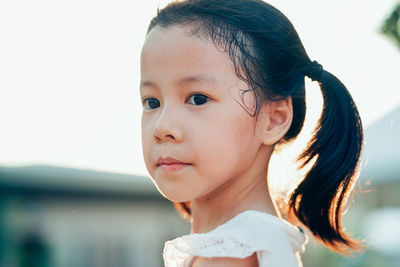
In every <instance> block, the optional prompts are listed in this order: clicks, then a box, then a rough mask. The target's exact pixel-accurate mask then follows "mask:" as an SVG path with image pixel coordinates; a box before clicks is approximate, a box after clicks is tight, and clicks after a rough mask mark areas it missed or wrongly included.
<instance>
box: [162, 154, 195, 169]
mask: <svg viewBox="0 0 400 267" xmlns="http://www.w3.org/2000/svg"><path fill="white" fill-rule="evenodd" d="M190 165H192V164H191V163H185V162H182V161H180V160H177V159H174V158H170V157H168V158H160V159H159V160H158V161H157V167H160V168H161V169H162V170H164V171H178V170H181V169H183V168H185V167H187V166H190Z"/></svg>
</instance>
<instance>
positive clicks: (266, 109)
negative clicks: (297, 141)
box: [257, 97, 293, 145]
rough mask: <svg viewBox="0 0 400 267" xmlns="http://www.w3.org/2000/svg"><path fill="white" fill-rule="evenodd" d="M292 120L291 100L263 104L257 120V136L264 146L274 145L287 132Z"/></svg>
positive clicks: (289, 98)
mask: <svg viewBox="0 0 400 267" xmlns="http://www.w3.org/2000/svg"><path fill="white" fill-rule="evenodd" d="M292 120H293V106H292V98H291V97H288V98H286V99H284V100H279V101H271V102H268V103H265V104H264V105H263V106H262V107H261V110H260V113H259V116H258V119H257V134H258V137H259V138H260V140H261V141H262V143H263V144H264V145H275V144H276V143H278V142H279V140H281V138H282V137H283V136H285V134H286V133H287V131H289V128H290V125H291V124H292Z"/></svg>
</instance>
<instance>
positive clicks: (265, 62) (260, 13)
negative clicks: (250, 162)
mask: <svg viewBox="0 0 400 267" xmlns="http://www.w3.org/2000/svg"><path fill="white" fill-rule="evenodd" d="M171 25H190V26H191V27H192V28H191V29H192V31H191V34H193V35H195V36H198V37H202V38H208V39H210V40H212V41H213V42H214V44H215V45H217V46H218V47H220V48H222V49H224V50H225V51H226V52H227V53H228V54H229V56H230V58H231V60H232V61H233V63H234V66H235V71H236V75H237V76H238V77H239V78H240V79H242V80H243V81H245V82H246V83H247V84H248V86H249V88H250V89H248V90H252V91H253V93H254V95H255V96H256V100H257V101H256V110H255V112H254V114H252V115H253V116H257V115H258V113H259V108H260V103H263V102H265V101H277V100H280V99H285V98H287V97H292V103H293V121H292V124H291V127H290V129H289V130H288V132H287V133H286V134H285V136H284V137H283V140H282V141H283V142H287V141H290V140H292V139H294V138H295V137H296V136H297V135H298V134H299V132H300V131H301V129H302V127H303V123H304V118H305V112H306V101H305V84H304V77H305V76H309V77H311V78H312V79H313V80H317V81H318V83H319V85H320V88H321V91H322V95H323V100H324V105H323V110H322V115H321V118H320V119H319V121H318V125H317V127H316V129H315V132H314V135H313V136H312V139H311V141H310V142H309V144H308V146H307V148H306V149H305V150H304V152H303V153H302V154H301V155H300V156H299V158H298V159H299V162H300V163H301V167H305V166H306V165H307V164H308V163H310V164H312V167H311V169H310V170H309V171H308V173H307V174H306V176H305V178H304V179H303V180H302V181H301V183H300V184H299V186H298V187H297V188H296V189H295V191H294V192H293V193H292V195H291V197H290V200H289V208H290V210H291V211H292V212H293V214H295V216H296V217H297V218H298V219H299V220H300V221H301V222H302V223H303V224H304V225H305V226H307V227H308V229H309V230H310V231H311V232H312V234H313V235H314V236H315V237H317V238H319V239H320V240H321V241H323V242H324V243H325V245H327V246H328V247H330V248H332V249H334V250H336V251H339V252H342V253H345V252H346V249H348V248H350V249H358V248H360V247H361V246H362V245H361V243H360V242H358V241H355V240H353V239H351V238H350V237H349V236H347V235H346V233H344V232H343V229H342V226H341V220H340V219H341V214H342V210H343V207H344V205H345V203H346V200H347V198H348V195H349V193H350V192H351V189H352V188H353V185H354V182H355V181H356V179H357V168H358V166H359V162H360V154H361V150H362V144H363V130H362V125H361V119H360V116H359V113H358V111H357V108H356V106H355V104H354V101H353V99H352V98H351V96H350V94H349V92H348V91H347V89H346V87H345V86H344V85H343V84H342V83H341V82H340V81H339V80H338V79H337V78H336V77H335V76H334V75H332V74H331V73H329V72H327V71H325V70H323V69H322V67H321V65H319V64H317V63H316V62H311V60H310V58H309V57H308V56H307V53H306V51H305V49H304V47H303V45H302V43H301V41H300V38H299V36H298V34H297V32H296V30H295V29H294V27H293V25H292V24H291V23H290V21H289V20H288V19H287V18H286V17H285V16H284V15H283V14H282V13H281V12H280V11H279V10H277V9H276V8H274V7H273V6H271V5H269V4H267V3H265V2H263V1H261V0H187V1H179V2H173V3H171V4H169V5H168V6H166V7H165V8H163V9H162V10H158V13H157V15H156V17H154V18H153V20H152V21H151V23H150V25H149V28H148V32H149V31H151V29H153V28H154V27H155V26H160V27H168V26H171ZM248 90H245V91H248ZM175 207H176V208H177V210H178V211H180V212H181V214H182V215H184V217H185V216H186V217H187V216H189V217H190V212H191V210H190V203H175Z"/></svg>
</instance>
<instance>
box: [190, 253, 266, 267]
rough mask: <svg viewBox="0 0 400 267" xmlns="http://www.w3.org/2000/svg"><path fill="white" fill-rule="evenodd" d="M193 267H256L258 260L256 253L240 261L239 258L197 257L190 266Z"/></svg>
mask: <svg viewBox="0 0 400 267" xmlns="http://www.w3.org/2000/svg"><path fill="white" fill-rule="evenodd" d="M192 266H193V267H226V266H229V267H258V266H259V265H258V260H257V255H256V253H253V254H252V255H251V256H249V257H247V258H244V259H240V258H228V257H224V258H222V257H218V258H203V257H199V258H197V260H196V261H195V262H194V264H193V265H192Z"/></svg>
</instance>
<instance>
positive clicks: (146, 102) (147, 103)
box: [143, 97, 160, 109]
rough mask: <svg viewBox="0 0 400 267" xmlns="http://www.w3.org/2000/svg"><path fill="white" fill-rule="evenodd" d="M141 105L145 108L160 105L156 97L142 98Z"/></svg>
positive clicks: (153, 107)
mask: <svg viewBox="0 0 400 267" xmlns="http://www.w3.org/2000/svg"><path fill="white" fill-rule="evenodd" d="M143 106H144V107H145V108H146V109H155V108H158V107H159V106H160V101H158V99H157V98H153V97H149V98H145V99H143Z"/></svg>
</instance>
